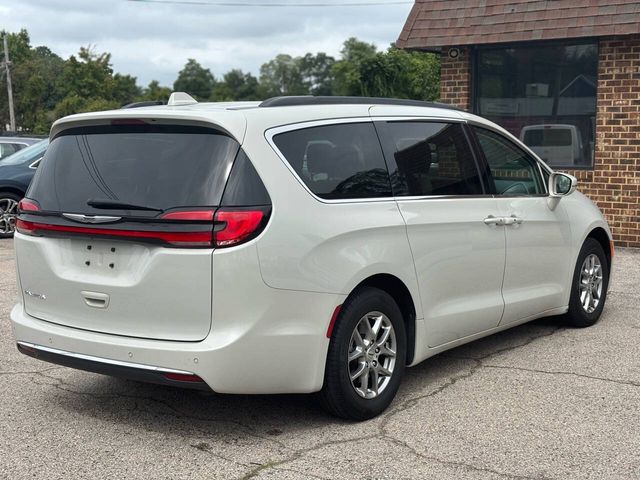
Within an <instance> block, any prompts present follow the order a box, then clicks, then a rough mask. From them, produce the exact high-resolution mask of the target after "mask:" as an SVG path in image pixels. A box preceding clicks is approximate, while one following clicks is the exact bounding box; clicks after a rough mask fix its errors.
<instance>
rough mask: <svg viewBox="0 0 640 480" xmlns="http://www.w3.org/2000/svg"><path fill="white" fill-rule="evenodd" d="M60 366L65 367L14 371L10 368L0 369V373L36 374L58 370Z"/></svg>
mask: <svg viewBox="0 0 640 480" xmlns="http://www.w3.org/2000/svg"><path fill="white" fill-rule="evenodd" d="M61 368H65V367H51V368H45V369H44V370H16V371H15V372H14V371H11V370H6V371H1V372H0V375H38V374H40V373H44V372H50V371H51V370H58V369H61Z"/></svg>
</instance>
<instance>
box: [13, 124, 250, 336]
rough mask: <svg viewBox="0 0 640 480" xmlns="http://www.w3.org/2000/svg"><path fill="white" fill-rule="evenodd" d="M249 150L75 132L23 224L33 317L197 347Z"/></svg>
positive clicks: (183, 138)
mask: <svg viewBox="0 0 640 480" xmlns="http://www.w3.org/2000/svg"><path fill="white" fill-rule="evenodd" d="M239 151H240V146H239V144H238V142H237V141H236V140H235V139H233V138H231V137H230V136H228V135H227V134H225V133H223V132H221V131H218V130H216V129H215V128H206V127H202V126H190V125H151V124H148V123H145V122H142V121H138V122H131V123H128V122H127V121H125V122H111V124H110V125H100V126H84V127H76V128H69V129H67V130H63V131H61V132H59V133H58V134H57V136H55V137H54V138H53V139H52V141H51V144H50V146H49V148H48V150H47V153H46V156H45V159H44V160H43V162H42V164H41V166H40V168H39V169H38V172H37V174H36V177H35V178H34V180H33V182H32V184H31V187H30V189H29V191H28V192H27V198H25V200H23V201H22V202H21V205H20V215H19V218H18V222H17V224H18V225H17V227H18V231H19V232H20V235H17V236H16V254H17V262H18V269H19V272H20V279H21V286H22V289H23V297H24V306H25V311H26V313H28V314H29V315H32V316H34V317H37V318H39V319H42V320H45V321H48V322H53V323H56V324H60V325H65V326H70V327H75V328H80V329H85V330H91V331H96V332H103V333H108V334H116V335H126V336H132V337H142V338H152V339H163V340H177V341H197V340H201V339H203V338H205V337H206V336H207V334H208V332H209V330H210V327H211V311H212V278H213V277H212V273H213V250H214V245H215V235H216V233H215V232H216V231H219V230H221V229H222V230H224V222H216V221H215V215H216V214H217V213H218V210H219V208H218V207H219V206H220V205H221V202H222V198H223V192H224V189H225V186H226V183H227V180H228V177H229V174H230V173H229V172H231V169H232V166H233V164H234V161H235V159H236V157H237V156H238V152H239Z"/></svg>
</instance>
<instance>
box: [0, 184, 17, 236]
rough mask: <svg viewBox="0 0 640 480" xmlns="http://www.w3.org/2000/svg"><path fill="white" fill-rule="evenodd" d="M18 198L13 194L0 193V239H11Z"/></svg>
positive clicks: (14, 226) (14, 227) (14, 225)
mask: <svg viewBox="0 0 640 480" xmlns="http://www.w3.org/2000/svg"><path fill="white" fill-rule="evenodd" d="M20 198H21V197H19V196H18V195H16V194H15V193H9V192H0V238H10V237H13V233H14V232H15V229H16V216H17V215H18V202H19V201H20Z"/></svg>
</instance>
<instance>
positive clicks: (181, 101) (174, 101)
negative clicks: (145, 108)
mask: <svg viewBox="0 0 640 480" xmlns="http://www.w3.org/2000/svg"><path fill="white" fill-rule="evenodd" d="M194 103H198V101H197V100H196V99H195V98H193V97H192V96H191V95H189V94H188V93H184V92H173V93H172V94H171V96H170V97H169V101H168V102H167V105H169V106H171V105H193V104H194Z"/></svg>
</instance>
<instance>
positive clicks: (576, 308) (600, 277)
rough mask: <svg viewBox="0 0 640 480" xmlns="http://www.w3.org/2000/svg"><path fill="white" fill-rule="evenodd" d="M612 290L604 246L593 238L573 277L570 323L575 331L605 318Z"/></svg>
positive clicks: (583, 250) (584, 247)
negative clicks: (604, 312)
mask: <svg viewBox="0 0 640 480" xmlns="http://www.w3.org/2000/svg"><path fill="white" fill-rule="evenodd" d="M608 286H609V264H608V261H607V257H606V255H605V253H604V250H603V248H602V245H600V243H599V242H598V241H597V240H595V239H593V238H587V240H586V241H585V242H584V244H583V245H582V249H581V250H580V254H579V255H578V261H577V262H576V267H575V271H574V273H573V282H572V284H571V299H570V300H569V311H568V312H567V315H566V320H567V323H568V324H569V325H571V326H574V327H590V326H591V325H593V324H595V323H596V322H597V321H598V319H599V318H600V315H601V314H602V309H603V308H604V303H605V301H606V299H607V288H608Z"/></svg>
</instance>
